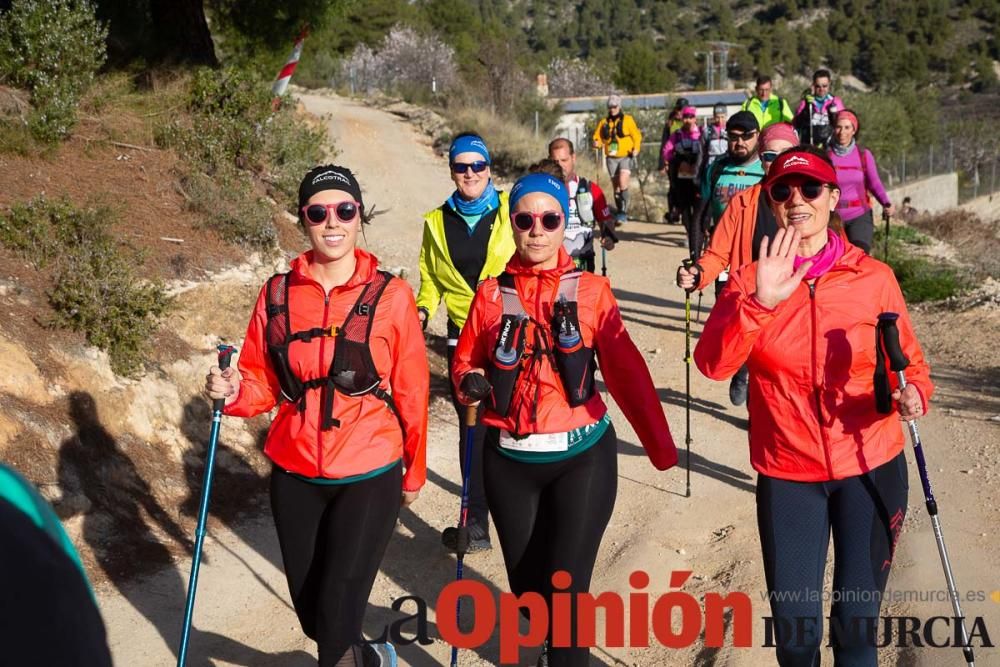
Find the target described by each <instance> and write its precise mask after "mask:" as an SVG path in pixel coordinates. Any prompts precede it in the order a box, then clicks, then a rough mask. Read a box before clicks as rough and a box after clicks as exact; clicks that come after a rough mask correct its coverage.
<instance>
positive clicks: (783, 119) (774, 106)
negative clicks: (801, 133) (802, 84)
mask: <svg viewBox="0 0 1000 667" xmlns="http://www.w3.org/2000/svg"><path fill="white" fill-rule="evenodd" d="M773 89H774V84H772V83H771V77H769V76H759V77H757V87H756V89H755V90H754V93H755V95H754V96H753V97H751V98H750V99H748V100H747V101H746V102H744V103H743V106H742V107H740V109H742V110H743V111H749V112H750V113H752V114H753V115H754V116H756V117H757V124H758V125H759V126H760V129H761V131H762V132H763V131H764V128H765V127H767V126H768V125H771V124H772V123H791V122H792V108H791V107H790V106H788V100H785V99H782V98H780V97H778V96H777V95H772V94H771V91H772V90H773Z"/></svg>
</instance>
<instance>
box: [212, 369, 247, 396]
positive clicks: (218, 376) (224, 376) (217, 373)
mask: <svg viewBox="0 0 1000 667" xmlns="http://www.w3.org/2000/svg"><path fill="white" fill-rule="evenodd" d="M237 378H238V376H237V375H236V369H235V368H231V367H230V368H227V369H226V370H222V369H221V368H219V367H218V366H216V367H214V368H210V369H209V371H208V375H206V376H205V395H206V396H208V397H209V398H210V399H212V400H217V399H220V398H231V397H232V396H235V395H236V390H237V387H238V385H239V383H238V381H237Z"/></svg>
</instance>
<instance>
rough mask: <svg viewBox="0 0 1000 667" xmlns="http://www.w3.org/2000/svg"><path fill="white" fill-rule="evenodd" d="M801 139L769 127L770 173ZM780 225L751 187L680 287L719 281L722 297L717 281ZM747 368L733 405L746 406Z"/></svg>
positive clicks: (736, 199) (732, 385)
mask: <svg viewBox="0 0 1000 667" xmlns="http://www.w3.org/2000/svg"><path fill="white" fill-rule="evenodd" d="M798 143H799V138H798V136H796V134H795V130H794V129H792V126H791V125H790V124H789V123H774V124H773V125H768V126H767V128H766V129H764V130H763V131H762V132H761V133H760V140H759V141H758V142H757V153H758V155H760V162H761V164H762V165H764V173H765V174H766V173H767V171H768V169H769V168H770V166H771V164H772V163H773V162H774V160H775V159H777V157H778V155H780V154H781V152H782V151H786V150H788V149H789V148H792V147H793V146H797V145H798ZM777 229H778V226H777V222H775V220H774V215H773V214H772V213H771V209H770V208H768V206H767V202H766V201H764V191H763V190H762V189H761V186H760V184H759V183H758V184H757V185H754V186H751V187H749V188H747V189H746V190H743V191H742V192H740V193H738V194H736V195H734V196H733V198H732V199H730V200H729V204H727V205H726V210H725V211H724V212H723V213H722V217H721V218H719V223H718V224H717V225H716V226H715V230H714V231H713V232H712V240H711V243H710V244H709V246H708V249H707V250H706V251H705V252H704V254H702V256H701V257H699V258H698V261H696V262H695V263H694V264H693V265H692V266H691V267H690V268H688V267H684V266H680V267H678V268H677V285H678V286H679V287H681V288H682V289H684V290H687V291H693V290H696V289H698V290H700V289H704V288H705V287H706V286H707V285H708V283H710V282H711V281H713V280H715V297H716V298H718V297H719V293H720V292H721V291H722V288H723V286H724V285H725V284H726V283H725V280H726V279H725V278H723V279H722V280H721V281H720V280H716V278H718V277H719V276H720V275H721V274H722V273H723V271H726V270H727V269H728V270H731V271H735V270H736V269H738V268H740V267H741V266H745V265H747V264H749V263H751V262H753V261H754V260H755V259H757V253H758V252H759V250H760V243H761V240H762V239H763V238H764V237H765V236H770V237H773V236H774V232H775V231H777ZM747 373H748V371H747V369H746V366H744V367H742V368H741V369H740V370H739V371H737V372H736V374H735V375H733V378H732V380H730V381H729V400H730V401H731V402H732V404H733V405H743V404H744V403H746V400H747V384H748V380H747Z"/></svg>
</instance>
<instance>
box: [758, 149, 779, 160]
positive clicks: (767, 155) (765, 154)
mask: <svg viewBox="0 0 1000 667" xmlns="http://www.w3.org/2000/svg"><path fill="white" fill-rule="evenodd" d="M777 159H778V151H761V152H760V160H761V162H774V161H775V160H777Z"/></svg>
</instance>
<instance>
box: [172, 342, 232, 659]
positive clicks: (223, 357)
mask: <svg viewBox="0 0 1000 667" xmlns="http://www.w3.org/2000/svg"><path fill="white" fill-rule="evenodd" d="M233 352H236V348H235V347H233V346H232V345H219V368H221V369H222V370H226V369H227V368H229V362H230V361H231V360H232V357H233ZM225 405H226V399H224V398H217V399H215V400H214V401H213V402H212V431H211V434H210V435H209V438H208V452H207V453H206V458H205V476H204V477H203V478H202V482H201V504H200V506H199V507H198V527H197V528H196V529H195V533H194V556H193V557H192V559H191V578H190V579H189V580H188V594H187V604H186V605H185V607H184V629H183V631H182V632H181V645H180V649H179V650H178V651H177V667H184V665H185V663H186V661H187V647H188V640H189V639H190V635H191V616H192V615H193V614H194V594H195V591H197V589H198V568H199V567H200V566H201V550H202V546H203V544H204V542H205V523H206V521H207V519H208V496H209V493H211V490H212V473H213V472H214V470H215V449H216V446H217V445H218V444H219V425H220V424H221V423H222V408H224V407H225Z"/></svg>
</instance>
